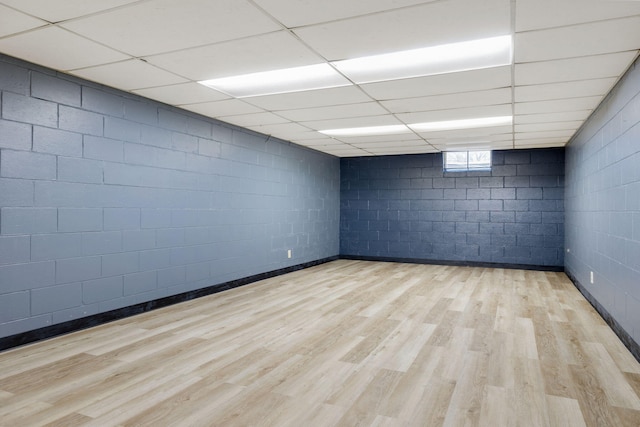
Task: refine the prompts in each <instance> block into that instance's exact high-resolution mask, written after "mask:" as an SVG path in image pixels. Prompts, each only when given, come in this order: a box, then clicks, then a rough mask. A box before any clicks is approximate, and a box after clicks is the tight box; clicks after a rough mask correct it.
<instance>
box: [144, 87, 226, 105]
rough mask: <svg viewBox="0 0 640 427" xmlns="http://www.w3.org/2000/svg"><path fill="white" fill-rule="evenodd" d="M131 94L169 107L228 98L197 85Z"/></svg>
mask: <svg viewBox="0 0 640 427" xmlns="http://www.w3.org/2000/svg"><path fill="white" fill-rule="evenodd" d="M133 92H135V93H137V94H138V95H142V96H146V97H147V98H151V99H155V100H156V101H160V102H164V103H165V104H170V105H181V104H195V103H198V102H209V101H220V100H223V99H228V98H229V96H228V95H225V94H224V93H222V92H218V91H217V90H213V89H211V88H208V87H206V86H203V85H201V84H198V83H181V84H176V85H171V86H160V87H152V88H148V89H137V90H134V91H133Z"/></svg>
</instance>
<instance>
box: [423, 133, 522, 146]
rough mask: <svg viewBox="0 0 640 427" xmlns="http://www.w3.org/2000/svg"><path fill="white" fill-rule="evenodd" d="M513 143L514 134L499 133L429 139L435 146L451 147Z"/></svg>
mask: <svg viewBox="0 0 640 427" xmlns="http://www.w3.org/2000/svg"><path fill="white" fill-rule="evenodd" d="M512 141H513V133H511V132H509V133H499V134H494V135H482V137H480V136H479V135H473V136H466V137H464V138H462V137H458V138H429V142H430V143H431V144H433V145H442V144H450V145H467V144H478V143H482V142H484V143H493V142H512Z"/></svg>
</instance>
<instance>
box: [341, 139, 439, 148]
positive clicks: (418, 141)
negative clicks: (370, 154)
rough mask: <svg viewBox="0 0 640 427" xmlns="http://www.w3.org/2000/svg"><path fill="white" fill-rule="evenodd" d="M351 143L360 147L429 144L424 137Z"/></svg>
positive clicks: (418, 145)
mask: <svg viewBox="0 0 640 427" xmlns="http://www.w3.org/2000/svg"><path fill="white" fill-rule="evenodd" d="M349 144H351V145H353V146H354V147H358V148H385V147H386V148H390V147H396V148H397V147H424V146H425V145H426V146H428V145H429V144H427V142H426V141H425V140H424V139H413V140H399V141H380V142H350V143H349Z"/></svg>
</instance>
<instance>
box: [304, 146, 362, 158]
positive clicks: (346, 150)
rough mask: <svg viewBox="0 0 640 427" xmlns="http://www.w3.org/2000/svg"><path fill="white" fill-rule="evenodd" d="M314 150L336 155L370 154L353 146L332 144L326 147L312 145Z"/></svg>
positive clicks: (354, 155)
mask: <svg viewBox="0 0 640 427" xmlns="http://www.w3.org/2000/svg"><path fill="white" fill-rule="evenodd" d="M313 149H314V150H318V151H322V152H324V153H327V154H332V155H334V156H337V157H360V156H370V155H371V153H369V152H367V151H365V150H361V149H359V148H355V147H349V146H345V147H337V146H334V145H330V146H328V147H313Z"/></svg>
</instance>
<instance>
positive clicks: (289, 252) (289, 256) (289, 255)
mask: <svg viewBox="0 0 640 427" xmlns="http://www.w3.org/2000/svg"><path fill="white" fill-rule="evenodd" d="M287 258H291V249H289V250H288V251H287ZM591 283H593V281H591Z"/></svg>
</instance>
